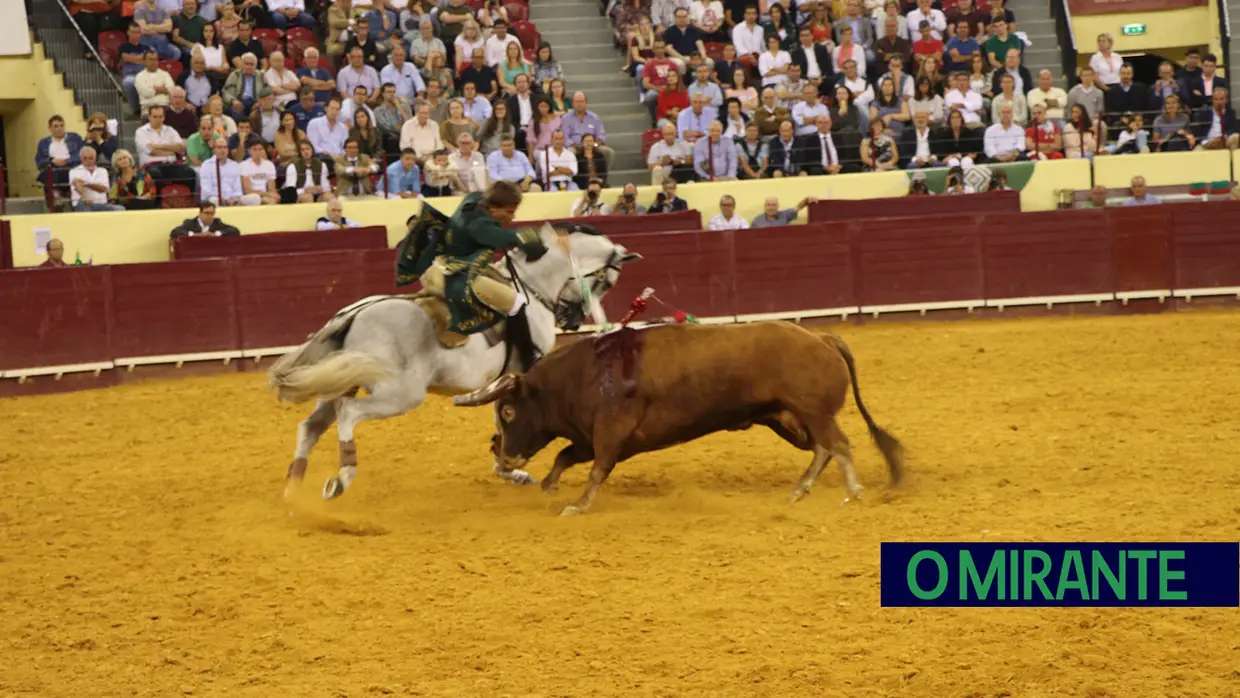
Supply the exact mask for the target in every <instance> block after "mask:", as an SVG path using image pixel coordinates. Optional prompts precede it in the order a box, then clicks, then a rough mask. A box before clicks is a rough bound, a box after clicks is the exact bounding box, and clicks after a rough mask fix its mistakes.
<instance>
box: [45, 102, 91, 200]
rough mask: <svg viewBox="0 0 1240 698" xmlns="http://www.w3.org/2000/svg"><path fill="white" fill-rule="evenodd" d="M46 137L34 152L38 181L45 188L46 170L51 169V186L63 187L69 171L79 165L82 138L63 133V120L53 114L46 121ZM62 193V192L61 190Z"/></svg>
mask: <svg viewBox="0 0 1240 698" xmlns="http://www.w3.org/2000/svg"><path fill="white" fill-rule="evenodd" d="M47 131H48V133H49V134H51V135H48V136H44V137H43V138H42V139H41V140H40V141H39V145H38V147H37V148H36V150H35V157H34V164H35V167H36V168H38V170H39V179H40V180H41V181H42V182H43V183H44V187H46V186H47V169H48V168H49V167H50V168H51V177H52V185H53V186H54V187H63V186H65V185H66V184H68V183H69V170H71V169H72V168H74V167H77V166H78V165H79V164H80V163H81V151H82V137H81V136H79V135H78V134H76V133H65V120H64V117H62V116H61V115H59V114H55V115H53V116H52V118H50V119H48V120H47ZM62 191H63V190H62Z"/></svg>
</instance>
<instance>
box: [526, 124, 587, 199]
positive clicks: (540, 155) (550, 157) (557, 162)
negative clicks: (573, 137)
mask: <svg viewBox="0 0 1240 698" xmlns="http://www.w3.org/2000/svg"><path fill="white" fill-rule="evenodd" d="M534 160H535V162H537V163H538V166H539V168H540V169H541V170H542V173H543V179H542V181H543V183H544V184H545V185H546V186H547V191H577V185H576V184H575V183H574V182H573V177H575V176H577V154H576V153H574V152H573V151H572V149H571V148H568V147H565V145H564V132H563V131H556V132H555V133H553V134H551V147H550V148H547V149H546V150H539V151H536V152H535V153H534Z"/></svg>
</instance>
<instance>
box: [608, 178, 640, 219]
mask: <svg viewBox="0 0 1240 698" xmlns="http://www.w3.org/2000/svg"><path fill="white" fill-rule="evenodd" d="M645 212H646V207H645V206H642V205H641V204H639V203H637V185H636V184H633V183H632V182H629V183H628V184H626V185H624V191H622V192H620V196H619V197H617V198H616V205H615V206H613V207H612V209H611V213H612V215H616V216H637V215H641V214H643V213H645Z"/></svg>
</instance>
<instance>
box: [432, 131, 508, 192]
mask: <svg viewBox="0 0 1240 698" xmlns="http://www.w3.org/2000/svg"><path fill="white" fill-rule="evenodd" d="M514 145H515V143H514ZM448 162H449V164H451V165H454V166H455V167H456V171H457V177H458V178H459V179H460V183H461V186H460V189H459V190H458V191H457V193H458V194H468V193H470V192H475V191H486V190H487V187H488V186H490V181H489V177H488V173H487V163H486V159H485V158H483V157H482V154H481V153H479V152H478V151H477V150H475V149H474V137H473V136H471V135H469V134H468V133H462V134H461V135H460V136H458V137H457V140H456V152H454V153H452V154H451V155H449V156H448Z"/></svg>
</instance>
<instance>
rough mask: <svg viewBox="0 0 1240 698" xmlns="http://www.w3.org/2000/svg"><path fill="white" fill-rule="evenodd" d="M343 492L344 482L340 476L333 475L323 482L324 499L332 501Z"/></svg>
mask: <svg viewBox="0 0 1240 698" xmlns="http://www.w3.org/2000/svg"><path fill="white" fill-rule="evenodd" d="M342 494H344V483H343V482H341V481H340V478H338V477H336V476H332V477H329V478H327V482H325V483H323V499H325V500H328V501H331V500H333V499H335V498H337V497H339V496H340V495H342Z"/></svg>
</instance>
